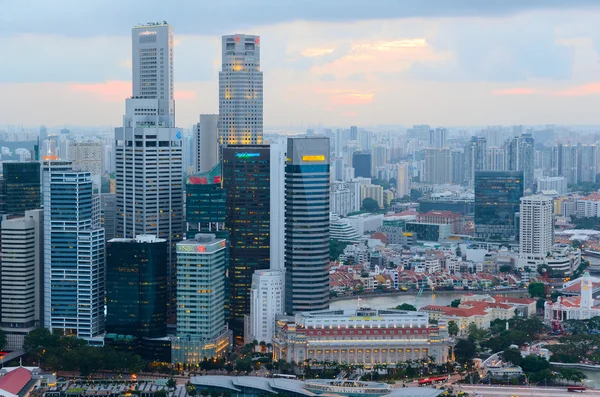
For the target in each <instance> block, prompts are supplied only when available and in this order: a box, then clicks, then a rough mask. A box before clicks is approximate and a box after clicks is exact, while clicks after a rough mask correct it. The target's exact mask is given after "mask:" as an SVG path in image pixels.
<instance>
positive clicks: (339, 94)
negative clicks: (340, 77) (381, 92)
mask: <svg viewBox="0 0 600 397" xmlns="http://www.w3.org/2000/svg"><path fill="white" fill-rule="evenodd" d="M322 92H324V93H326V94H327V95H328V98H329V103H330V104H331V105H338V106H339V105H364V104H367V103H371V102H372V101H373V98H374V97H375V94H374V93H372V92H360V91H356V90H350V89H348V90H325V91H322Z"/></svg>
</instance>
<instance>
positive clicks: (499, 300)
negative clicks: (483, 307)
mask: <svg viewBox="0 0 600 397" xmlns="http://www.w3.org/2000/svg"><path fill="white" fill-rule="evenodd" d="M493 298H494V300H495V301H496V302H497V303H509V304H510V303H518V304H521V305H530V304H532V303H535V299H531V298H514V297H512V296H500V295H495V296H493Z"/></svg>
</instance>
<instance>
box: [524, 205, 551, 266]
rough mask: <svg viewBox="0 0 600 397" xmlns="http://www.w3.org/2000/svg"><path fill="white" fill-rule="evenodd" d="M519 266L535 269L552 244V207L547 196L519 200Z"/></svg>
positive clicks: (549, 250)
mask: <svg viewBox="0 0 600 397" xmlns="http://www.w3.org/2000/svg"><path fill="white" fill-rule="evenodd" d="M520 210H521V213H520V222H519V225H520V239H519V244H520V249H519V265H520V266H529V267H530V268H531V269H534V270H535V269H537V266H538V265H540V264H542V263H544V260H545V259H546V257H547V256H548V254H549V253H550V252H551V251H552V246H553V244H554V219H553V218H554V215H553V213H554V205H553V200H552V198H551V197H548V196H541V195H538V196H527V197H522V198H521V209H520Z"/></svg>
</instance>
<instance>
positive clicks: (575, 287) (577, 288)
mask: <svg viewBox="0 0 600 397" xmlns="http://www.w3.org/2000/svg"><path fill="white" fill-rule="evenodd" d="M582 281H583V280H579V282H577V283H574V284H572V285H569V286H568V287H567V288H563V291H568V292H580V291H581V283H582ZM598 287H600V283H594V282H592V290H594V289H596V288H598Z"/></svg>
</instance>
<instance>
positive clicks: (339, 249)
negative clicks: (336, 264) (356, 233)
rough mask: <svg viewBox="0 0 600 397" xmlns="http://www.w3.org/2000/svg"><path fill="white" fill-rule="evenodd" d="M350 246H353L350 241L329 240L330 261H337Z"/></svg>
mask: <svg viewBox="0 0 600 397" xmlns="http://www.w3.org/2000/svg"><path fill="white" fill-rule="evenodd" d="M349 244H351V243H350V242H349V241H339V240H335V239H331V240H329V259H330V260H332V261H337V260H338V258H339V257H340V255H341V254H342V253H343V252H344V249H345V248H346V246H348V245H349Z"/></svg>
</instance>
